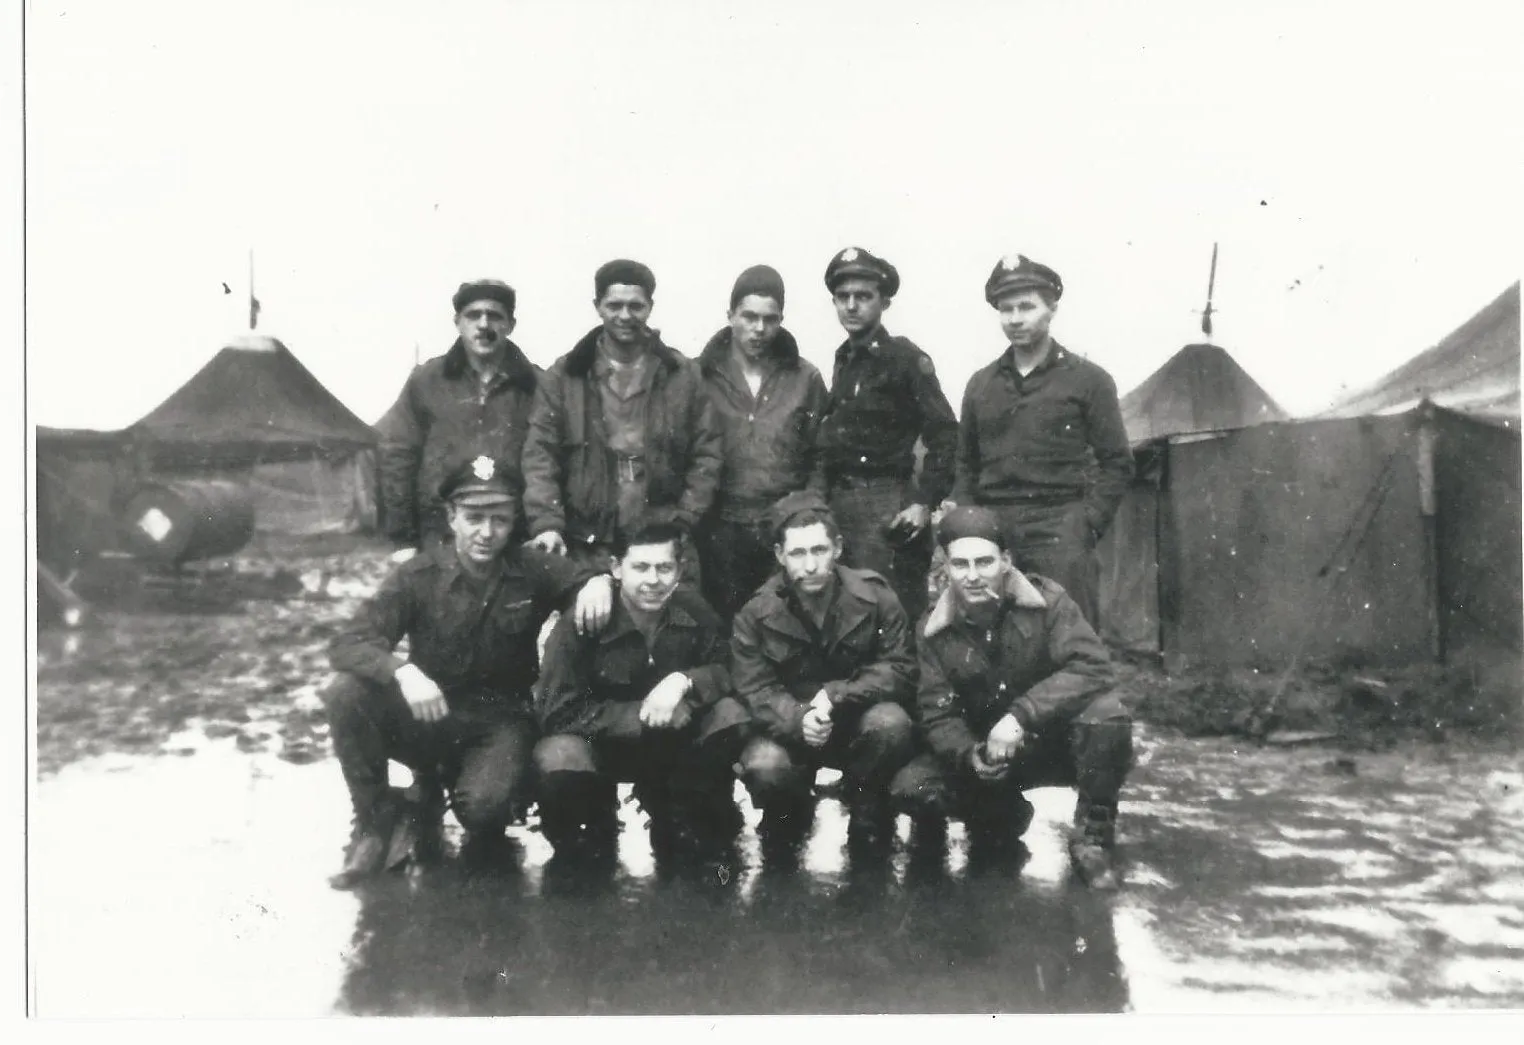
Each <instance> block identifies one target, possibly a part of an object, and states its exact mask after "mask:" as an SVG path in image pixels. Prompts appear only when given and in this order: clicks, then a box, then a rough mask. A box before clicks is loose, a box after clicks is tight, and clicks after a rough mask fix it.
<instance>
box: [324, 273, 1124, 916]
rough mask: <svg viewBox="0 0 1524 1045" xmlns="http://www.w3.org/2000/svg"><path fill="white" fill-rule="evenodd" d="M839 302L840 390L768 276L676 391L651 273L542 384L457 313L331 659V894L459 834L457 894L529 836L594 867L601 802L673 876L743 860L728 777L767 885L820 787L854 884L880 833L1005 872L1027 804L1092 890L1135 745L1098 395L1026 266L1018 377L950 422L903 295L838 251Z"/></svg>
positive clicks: (404, 440)
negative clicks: (952, 826)
mask: <svg viewBox="0 0 1524 1045" xmlns="http://www.w3.org/2000/svg"><path fill="white" fill-rule="evenodd" d="M825 284H826V288H827V290H828V291H829V292H830V294H831V297H832V300H833V302H834V304H835V307H836V312H837V316H838V318H839V319H840V322H841V325H842V327H843V328H844V329H845V331H846V334H847V338H846V340H845V341H844V342H843V343H842V345H841V346H840V347H839V348H838V349H837V351H836V355H835V365H834V372H833V374H832V380H831V385H830V387H829V388H828V387H827V385H826V383H825V380H824V379H823V377H822V375H821V373H820V371H819V370H817V369H816V368H815V367H814V366H813V365H811V364H810V363H809V362H808V361H806V360H805V359H803V358H802V357H801V355H800V351H799V346H798V344H797V342H796V341H795V339H794V337H793V336H792V335H791V334H790V333H789V332H788V330H787V329H786V328H784V326H783V309H784V285H783V280H782V278H781V277H780V276H779V274H778V273H777V272H776V271H775V270H773V269H772V268H769V267H767V266H765V265H758V266H755V267H752V268H749V269H747V270H746V271H744V272H742V273H741V274H740V276H739V277H738V278H737V280H736V281H735V285H734V288H733V289H732V292H731V295H730V303H729V308H728V310H727V313H726V316H727V323H726V325H725V326H724V327H723V328H721V329H720V330H719V331H718V332H717V333H716V334H715V335H714V336H713V337H712V338H711V339H710V340H709V342H708V343H707V344H706V345H705V346H704V348H703V350H702V351H701V352H700V353H699V355H698V357H697V359H690V358H689V357H687V356H685V355H683V354H682V353H680V352H678V351H677V350H675V349H673V348H671V347H670V346H668V345H667V344H665V343H664V342H663V341H662V339H661V337H660V335H659V334H658V332H657V331H656V330H655V329H653V328H652V327H651V326H650V323H649V320H650V315H651V311H652V308H653V305H654V301H655V291H656V280H655V277H654V275H653V274H652V272H651V270H650V269H649V268H648V267H646V266H645V265H643V264H640V263H639V262H635V261H629V260H616V261H611V262H609V263H607V264H605V265H603V266H601V267H600V268H599V269H598V271H597V273H596V275H595V276H594V298H593V306H594V308H595V310H596V311H597V314H598V319H599V323H598V325H597V326H596V327H594V328H593V329H592V330H590V331H589V332H588V333H587V334H586V335H585V336H584V337H582V338H581V339H580V340H579V341H578V342H577V344H576V345H575V346H573V348H572V349H571V351H570V352H568V353H567V354H566V355H564V356H562V357H561V358H560V359H559V360H557V361H556V363H555V364H554V365H553V366H551V367H550V368H549V369H548V370H544V371H541V370H540V369H539V368H538V367H536V366H535V365H534V364H532V363H530V361H529V360H528V359H527V358H526V356H525V355H524V353H523V352H522V350H520V348H519V347H518V346H517V345H516V344H514V342H513V341H512V340H511V339H510V335H511V334H512V332H513V329H514V310H515V305H516V295H515V292H514V290H513V288H512V287H510V286H508V285H507V284H506V283H503V282H500V281H497V280H478V281H474V282H470V283H466V284H463V285H462V286H461V287H460V289H459V290H458V291H457V292H456V293H455V295H454V298H453V301H452V304H453V307H454V314H455V326H456V329H457V332H458V334H459V337H458V338H457V339H456V341H455V343H454V344H453V345H452V346H451V348H450V349H449V351H448V352H446V353H445V355H443V356H442V357H439V358H436V359H432V360H429V361H428V362H426V363H423V364H422V365H420V366H418V367H416V368H415V369H414V371H413V372H412V374H411V375H410V376H409V378H408V380H407V382H406V384H405V386H404V388H403V390H402V393H401V395H400V396H399V398H398V400H397V402H396V404H395V406H394V407H393V408H392V409H391V410H390V411H389V412H388V414H387V416H386V417H385V418H384V419H383V421H382V422H381V425H380V428H381V433H382V506H383V518H384V520H385V523H386V527H387V530H388V533H389V535H390V536H391V537H392V538H393V539H394V540H395V541H396V542H397V543H398V544H399V545H401V546H402V550H400V551H399V553H398V554H397V555H395V556H394V559H395V560H396V561H397V562H398V563H399V565H398V566H397V568H396V569H395V570H394V572H393V573H392V575H391V576H390V577H389V578H388V579H387V580H386V581H385V582H384V584H383V585H382V586H381V588H380V589H379V591H378V592H377V593H376V595H375V596H374V597H373V598H371V599H370V600H369V601H368V602H366V603H365V604H364V605H363V606H362V608H361V609H360V611H359V612H358V614H357V615H356V617H355V619H354V620H353V621H352V622H351V623H350V625H349V626H348V627H347V628H346V629H345V630H344V631H343V632H342V633H341V634H340V636H339V637H338V638H336V639H335V640H334V642H333V644H332V647H331V661H332V666H333V668H334V669H335V672H336V677H335V680H334V681H333V683H332V684H331V685H330V686H329V687H328V689H327V690H326V691H325V698H324V699H325V705H326V708H327V712H328V716H329V721H330V725H331V735H332V738H333V743H334V748H335V752H336V754H337V756H338V761H339V763H340V766H341V768H342V770H343V774H344V779H345V782H346V784H347V785H348V788H349V792H350V796H351V799H352V801H353V805H354V830H353V832H352V835H351V839H350V844H349V847H348V850H347V852H346V855H345V861H344V866H343V868H342V870H341V871H340V872H339V873H338V874H337V875H335V877H334V879H333V882H334V884H335V885H336V886H339V887H348V886H351V885H353V884H355V883H356V882H358V881H360V880H362V879H364V878H366V877H367V876H370V875H373V874H376V873H378V872H381V871H382V870H383V869H386V868H389V867H393V866H396V865H397V864H398V863H400V862H402V861H403V860H405V859H407V858H408V857H409V856H411V857H413V858H415V859H420V860H427V859H429V858H430V856H437V855H439V853H440V852H441V850H442V841H441V835H440V830H441V824H442V818H443V814H444V811H445V809H446V807H447V806H448V808H450V809H452V810H453V812H454V815H455V817H456V819H457V820H458V822H459V823H460V825H461V827H462V828H463V829H464V831H465V838H464V841H463V844H462V847H461V854H462V858H463V859H471V860H480V861H485V862H486V863H488V864H491V863H494V862H497V861H502V860H504V859H509V858H510V857H508V856H505V855H504V854H505V853H506V852H507V851H508V850H507V848H506V845H505V842H506V836H505V829H506V827H507V826H508V825H509V824H510V823H512V822H514V821H515V820H516V819H517V818H519V817H522V816H523V815H524V814H525V812H526V810H527V809H528V808H529V806H530V805H531V803H534V804H537V806H538V814H539V823H540V830H541V831H542V833H543V835H544V836H545V838H546V839H547V840H548V841H549V842H550V843H551V844H552V846H554V848H555V851H556V854H557V857H558V858H560V857H565V858H567V859H579V860H581V859H587V860H592V861H597V860H606V859H608V858H609V857H610V856H611V855H612V854H613V853H614V852H615V849H616V846H617V840H618V833H619V819H618V815H617V798H616V796H617V786H618V784H619V783H620V782H627V783H630V784H632V785H633V792H634V795H635V797H636V798H637V799H638V800H639V802H640V804H641V806H642V807H643V809H644V810H645V812H646V814H647V815H648V817H649V818H650V831H651V843H652V848H653V850H654V851H655V852H656V854H657V856H658V859H659V860H667V859H670V860H679V861H680V860H684V859H687V858H690V857H691V858H695V859H699V860H703V859H706V858H707V857H706V854H709V855H712V854H715V853H717V852H718V853H723V852H727V851H731V850H729V848H728V847H730V846H733V845H734V843H735V840H736V838H737V836H738V834H739V833H740V832H741V831H742V830H743V827H744V824H743V820H742V816H741V813H740V810H739V809H738V807H737V806H736V803H735V799H734V794H735V788H734V782H735V780H736V778H737V777H739V778H740V779H741V781H742V782H743V783H744V785H745V787H746V789H747V791H748V792H749V794H750V797H751V800H752V803H753V805H754V806H756V807H758V808H760V810H761V811H762V816H761V821H760V823H759V825H758V828H757V833H758V836H759V841H760V843H761V851H762V854H763V859H764V862H765V863H766V864H767V865H769V866H783V867H787V866H790V864H791V862H792V861H794V860H796V859H797V855H798V851H799V848H800V845H801V843H802V842H803V841H804V839H805V838H806V836H807V835H808V833H809V831H810V827H811V824H812V820H813V808H814V797H815V796H814V784H815V778H816V773H817V770H818V769H819V768H821V767H823V766H829V767H834V768H836V769H838V770H840V771H841V797H842V801H843V803H844V804H845V806H846V809H847V810H848V813H849V821H848V849H849V853H850V854H851V855H852V858H853V859H854V860H858V859H861V860H866V861H876V860H879V859H882V858H883V857H884V856H886V855H887V854H888V853H889V852H890V851H891V849H892V845H893V839H894V836H895V832H894V822H895V817H896V816H897V815H898V814H900V813H907V814H909V815H910V817H911V822H912V836H913V840H915V841H916V842H917V844H918V845H921V846H923V847H924V846H931V847H934V848H935V849H936V851H937V852H940V851H941V847H942V844H943V840H944V839H945V831H946V822H947V819H948V818H949V817H952V818H956V819H961V820H962V821H963V822H964V824H965V825H966V828H967V831H968V834H969V837H970V845H971V846H972V845H980V846H986V845H987V846H990V847H994V848H996V849H1002V848H1003V849H1005V850H1015V849H1019V848H1020V841H1019V840H1020V838H1021V836H1022V834H1023V833H1024V832H1025V831H1026V829H1027V827H1028V825H1029V823H1030V821H1031V819H1032V807H1031V805H1030V804H1029V803H1028V802H1027V800H1026V798H1025V797H1024V796H1023V792H1024V791H1025V790H1027V789H1030V788H1034V787H1043V786H1052V785H1061V786H1072V787H1074V788H1076V790H1077V792H1078V801H1077V804H1076V812H1075V819H1074V825H1073V828H1072V831H1071V834H1070V840H1069V849H1070V855H1071V858H1072V862H1073V866H1074V869H1075V871H1076V873H1077V874H1078V875H1079V877H1080V878H1081V879H1082V880H1084V881H1086V882H1089V883H1090V884H1092V885H1094V886H1097V887H1112V886H1114V885H1115V884H1116V867H1115V863H1114V847H1115V841H1114V839H1115V821H1116V815H1117V801H1118V796H1119V793H1120V791H1121V788H1122V784H1123V780H1124V778H1125V776H1126V774H1127V772H1128V770H1129V769H1130V767H1131V764H1132V727H1131V722H1130V719H1129V717H1128V714H1127V712H1126V710H1125V708H1124V707H1123V705H1122V704H1121V702H1120V701H1119V700H1118V698H1117V696H1116V694H1115V693H1114V692H1113V686H1114V675H1113V669H1112V666H1111V663H1110V661H1109V658H1108V655H1107V652H1106V649H1105V647H1104V645H1103V644H1102V643H1101V641H1100V639H1099V638H1098V637H1097V634H1096V600H1097V590H1096V589H1097V586H1098V567H1097V562H1096V557H1095V551H1094V549H1095V542H1096V540H1097V538H1098V537H1099V536H1100V535H1101V533H1102V532H1104V530H1105V529H1106V527H1107V526H1108V524H1109V523H1110V521H1111V518H1112V516H1113V514H1114V513H1115V511H1116V507H1117V504H1118V502H1119V500H1120V498H1121V496H1122V492H1123V490H1124V489H1125V486H1126V483H1127V481H1128V480H1129V478H1130V477H1131V473H1132V458H1131V454H1130V452H1129V449H1128V443H1127V438H1126V434H1125V432H1124V429H1123V427H1122V420H1121V412H1120V409H1119V406H1118V403H1117V395H1116V386H1115V384H1114V382H1113V381H1112V380H1111V378H1110V376H1109V375H1108V374H1106V372H1105V371H1104V370H1102V369H1101V368H1099V367H1097V366H1096V365H1095V364H1093V363H1090V362H1088V361H1087V360H1085V359H1083V358H1081V357H1079V356H1076V355H1074V354H1072V353H1070V352H1069V351H1068V350H1066V349H1065V348H1064V347H1062V346H1061V345H1059V344H1058V343H1057V342H1056V341H1055V340H1054V339H1053V338H1052V336H1051V334H1050V333H1049V324H1050V323H1051V321H1052V319H1053V316H1054V314H1055V311H1056V309H1057V306H1058V303H1059V299H1060V298H1061V297H1062V295H1063V289H1064V288H1063V283H1062V281H1061V280H1060V279H1059V277H1058V274H1057V273H1056V272H1054V271H1053V270H1052V269H1051V268H1049V267H1048V266H1046V265H1042V264H1039V263H1037V262H1035V261H1033V260H1031V259H1030V258H1027V257H1025V256H1022V255H1010V256H1008V257H1006V258H1004V259H1002V260H1001V261H1000V262H999V263H998V264H997V265H996V266H995V268H994V271H993V272H992V273H991V274H990V277H989V280H988V282H987V283H986V285H985V299H986V301H987V302H988V303H989V305H990V306H991V307H992V308H994V309H995V311H996V312H997V314H998V316H999V323H1000V327H1001V329H1002V331H1003V333H1004V335H1005V338H1006V341H1007V342H1008V345H1007V347H1006V349H1005V350H1004V351H1003V352H1001V353H1000V355H999V356H998V358H996V359H995V360H994V361H993V362H991V363H990V364H989V365H988V366H986V367H984V368H983V369H981V370H979V371H978V372H977V373H976V374H975V375H974V376H973V378H972V379H971V380H970V381H969V383H968V386H967V389H966V391H965V393H964V397H963V405H962V412H961V421H960V420H959V419H958V418H957V417H955V415H954V414H953V411H952V409H951V407H950V406H949V404H948V401H947V398H946V397H945V396H944V394H943V392H942V389H941V386H940V383H939V382H938V380H937V373H936V367H935V365H934V363H933V361H932V359H931V357H930V356H928V355H927V354H926V353H925V352H923V351H922V350H921V349H920V348H918V347H917V346H916V345H915V344H914V343H912V342H911V341H910V340H908V339H907V338H904V337H900V336H896V335H893V334H890V333H889V332H888V330H886V329H885V326H884V322H883V317H884V314H885V312H886V311H887V310H888V308H889V307H890V305H891V303H892V302H893V300H894V297H895V295H896V294H897V293H898V291H899V284H900V280H899V274H898V272H897V271H896V270H895V268H894V266H893V265H891V264H889V263H888V262H887V261H885V260H883V259H881V258H878V257H876V256H874V255H873V254H871V253H870V252H868V251H867V250H863V249H860V248H855V247H853V248H847V249H845V250H843V251H841V252H839V253H838V254H836V255H834V256H833V257H832V258H831V260H830V263H829V264H828V266H827V268H826V273H825ZM917 441H920V442H921V443H922V444H923V445H924V448H925V456H924V460H923V461H922V462H921V464H920V467H919V468H917V463H916V460H915V444H916V442H917ZM934 554H935V557H936V558H937V560H938V563H937V566H936V570H935V573H936V575H937V576H938V577H945V584H941V585H932V584H928V575H929V574H930V573H931V572H932V565H933V557H934ZM933 588H941V590H940V591H939V592H938V593H937V594H936V596H935V599H934V601H933V599H932V589H933ZM928 603H930V605H928ZM556 613H559V614H560V616H559V619H558V620H557V622H556V623H555V625H554V626H553V628H552V629H551V631H550V635H549V638H548V640H547V642H546V645H545V648H544V652H543V657H541V656H539V655H538V649H537V640H538V638H539V636H540V633H541V631H542V629H543V627H544V626H545V624H546V622H547V621H548V620H549V619H550V618H551V615H552V614H556ZM404 640H406V646H405V652H403V651H402V650H400V649H399V647H400V646H401V645H402V643H403V641H404ZM389 760H396V761H399V762H401V763H403V764H405V765H407V766H409V767H410V768H411V769H412V771H413V774H414V784H413V787H412V789H411V794H410V795H409V796H406V797H404V796H403V795H402V794H401V793H400V792H399V791H398V790H396V789H394V788H392V787H391V786H389V783H388V761H389Z"/></svg>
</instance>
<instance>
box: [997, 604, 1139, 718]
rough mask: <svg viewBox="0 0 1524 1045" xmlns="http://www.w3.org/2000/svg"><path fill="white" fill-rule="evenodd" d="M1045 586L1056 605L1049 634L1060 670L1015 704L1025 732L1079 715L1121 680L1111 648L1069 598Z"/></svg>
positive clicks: (1050, 614)
mask: <svg viewBox="0 0 1524 1045" xmlns="http://www.w3.org/2000/svg"><path fill="white" fill-rule="evenodd" d="M1055 591H1056V589H1055V588H1053V587H1045V588H1044V591H1043V594H1044V596H1046V597H1048V598H1049V599H1050V600H1052V601H1050V604H1049V606H1048V610H1047V613H1046V614H1045V621H1044V626H1045V628H1046V630H1047V633H1048V660H1049V662H1050V663H1053V664H1056V665H1058V666H1059V667H1058V670H1057V671H1055V672H1054V673H1053V674H1051V675H1049V676H1048V677H1047V678H1045V679H1043V680H1042V681H1041V682H1039V683H1037V684H1036V685H1034V686H1032V687H1031V688H1030V689H1028V690H1027V691H1026V692H1025V693H1023V694H1022V695H1021V696H1019V697H1017V698H1016V699H1015V700H1014V701H1013V702H1012V703H1011V714H1013V715H1015V716H1016V720H1017V721H1018V722H1020V723H1021V728H1022V729H1028V730H1030V729H1038V730H1040V729H1042V728H1043V725H1044V724H1045V723H1047V722H1050V721H1053V720H1055V719H1065V718H1069V717H1072V716H1073V715H1075V714H1077V713H1078V712H1079V711H1080V710H1081V709H1083V708H1084V707H1085V705H1087V704H1089V703H1090V702H1091V701H1092V700H1094V699H1095V698H1096V697H1098V696H1100V695H1101V694H1103V693H1105V692H1106V691H1107V690H1109V689H1111V687H1112V686H1113V685H1114V684H1115V682H1116V672H1115V670H1114V669H1113V668H1112V666H1111V657H1110V656H1109V655H1108V654H1107V653H1106V647H1105V645H1103V644H1102V642H1101V640H1100V638H1098V637H1097V636H1096V634H1095V629H1094V628H1092V627H1091V626H1090V625H1089V624H1088V623H1086V621H1085V615H1084V614H1083V613H1082V612H1080V608H1079V606H1078V605H1077V604H1076V603H1075V601H1074V600H1073V599H1071V598H1070V597H1069V596H1068V595H1065V594H1062V593H1060V594H1058V598H1057V599H1056V600H1053V594H1054V593H1055Z"/></svg>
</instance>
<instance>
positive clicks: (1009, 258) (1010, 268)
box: [1000, 254, 1027, 272]
mask: <svg viewBox="0 0 1524 1045" xmlns="http://www.w3.org/2000/svg"><path fill="white" fill-rule="evenodd" d="M1026 260H1027V259H1026V258H1024V257H1022V256H1021V255H1020V254H1007V255H1006V256H1005V257H1003V258H1001V259H1000V267H1001V268H1003V269H1005V270H1006V271H1007V272H1014V271H1015V270H1016V269H1019V268H1021V263H1022V262H1024V261H1026Z"/></svg>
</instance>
